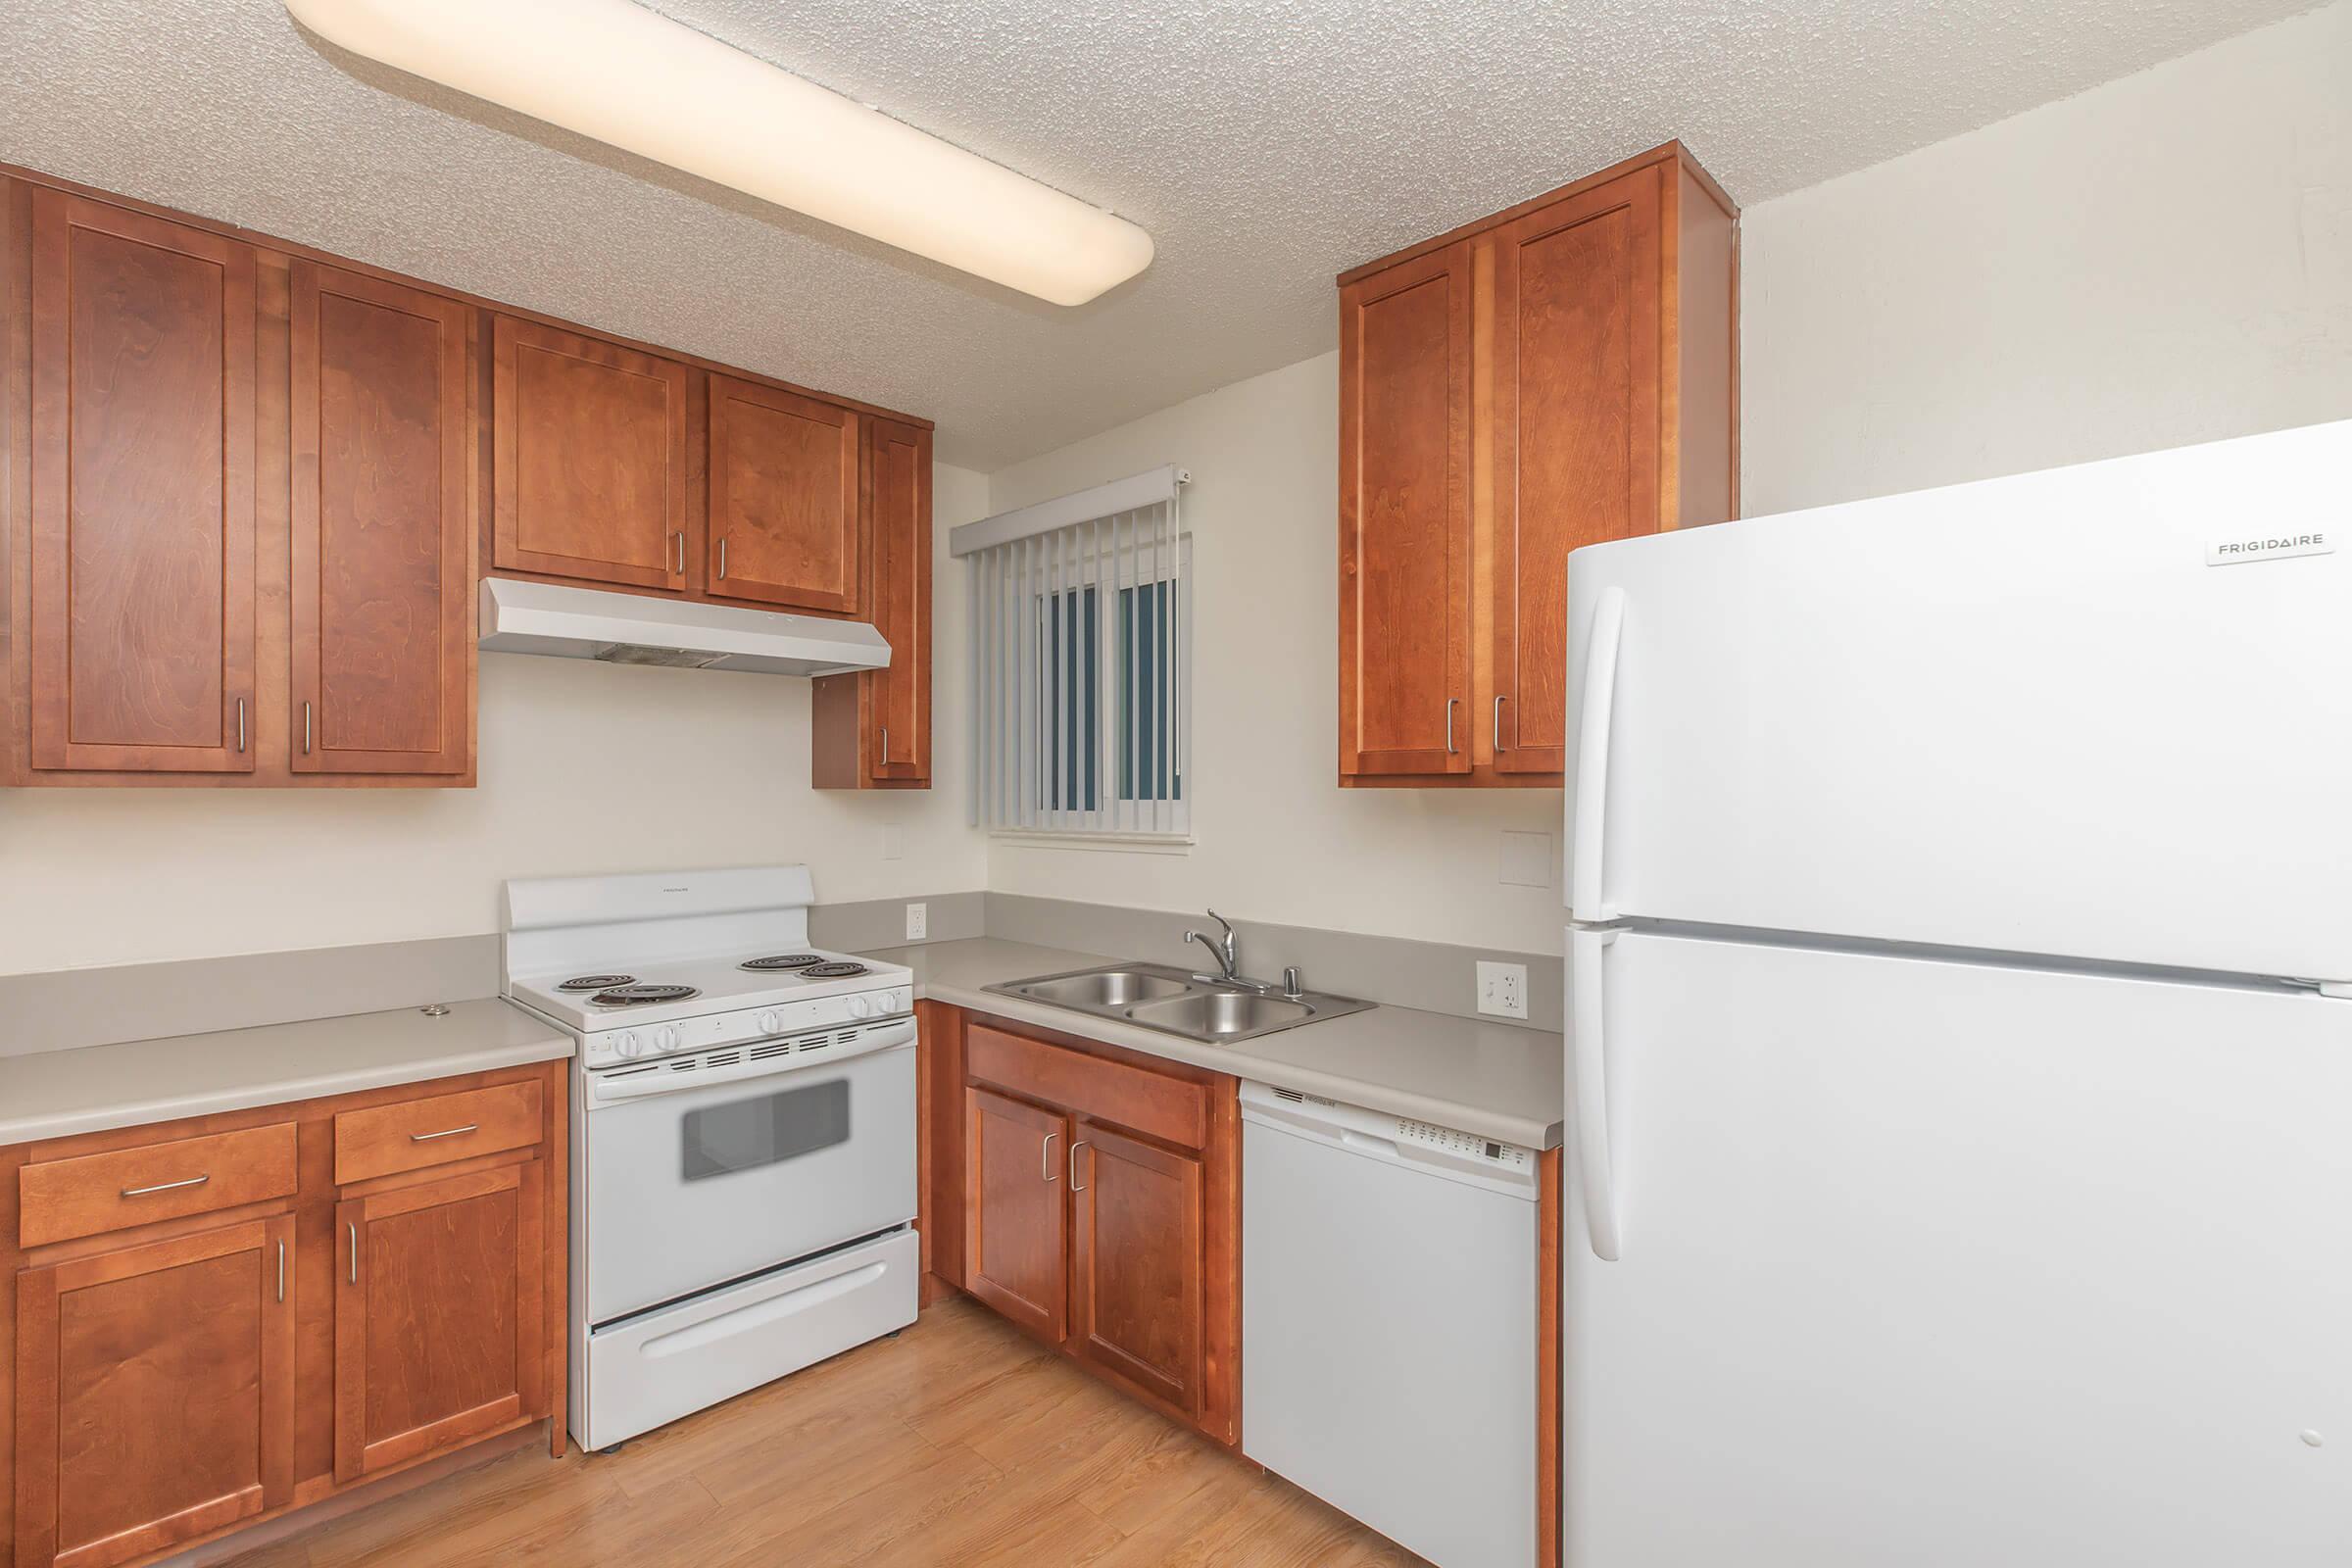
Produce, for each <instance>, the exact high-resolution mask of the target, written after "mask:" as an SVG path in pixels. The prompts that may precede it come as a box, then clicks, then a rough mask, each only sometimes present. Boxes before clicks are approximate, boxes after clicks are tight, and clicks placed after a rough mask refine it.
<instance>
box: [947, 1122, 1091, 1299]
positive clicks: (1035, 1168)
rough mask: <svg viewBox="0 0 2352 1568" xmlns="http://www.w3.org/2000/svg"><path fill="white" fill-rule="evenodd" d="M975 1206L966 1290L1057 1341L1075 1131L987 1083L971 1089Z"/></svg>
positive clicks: (967, 1136)
mask: <svg viewBox="0 0 2352 1568" xmlns="http://www.w3.org/2000/svg"><path fill="white" fill-rule="evenodd" d="M964 1101H965V1106H966V1110H965V1131H964V1149H965V1157H966V1158H967V1159H969V1160H970V1162H971V1164H970V1171H971V1174H970V1177H969V1182H970V1188H969V1190H970V1194H971V1198H970V1204H971V1206H970V1208H969V1210H968V1211H967V1221H966V1225H965V1230H964V1257H965V1260H966V1261H965V1263H964V1268H965V1271H966V1273H965V1289H967V1290H969V1291H970V1292H971V1293H972V1295H974V1296H976V1297H978V1298H979V1299H981V1300H983V1301H986V1302H987V1303H988V1304H989V1305H990V1306H992V1307H994V1308H996V1310H997V1311H998V1313H999V1314H1001V1315H1002V1316H1004V1317H1005V1318H1007V1319H1009V1320H1010V1321H1011V1322H1013V1323H1016V1324H1018V1325H1019V1326H1020V1327H1022V1328H1024V1329H1026V1330H1028V1331H1029V1332H1030V1333H1032V1334H1034V1335H1036V1336H1037V1337H1038V1338H1039V1339H1041V1340H1044V1341H1045V1342H1046V1343H1047V1344H1049V1345H1059V1344H1060V1343H1061V1342H1062V1338H1063V1336H1064V1335H1065V1334H1066V1333H1067V1332H1068V1327H1069V1250H1068V1249H1067V1248H1066V1247H1065V1246H1064V1245H1063V1240H1062V1228H1063V1221H1062V1189H1061V1186H1060V1183H1061V1176H1062V1163H1061V1160H1060V1158H1059V1155H1060V1154H1061V1153H1062V1152H1064V1151H1066V1150H1067V1149H1068V1148H1069V1138H1068V1130H1067V1128H1066V1127H1065V1126H1064V1119H1063V1117H1062V1116H1061V1114H1060V1113H1059V1112H1057V1111H1051V1110H1041V1109H1039V1108H1038V1107H1037V1106H1035V1105H1028V1104H1023V1103H1021V1102H1020V1101H1017V1100H1010V1099H1007V1098H1005V1096H1003V1095H997V1094H991V1093H989V1092H988V1091H987V1090H985V1089H978V1088H970V1089H966V1090H965V1091H964Z"/></svg>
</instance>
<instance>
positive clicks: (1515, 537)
mask: <svg viewBox="0 0 2352 1568" xmlns="http://www.w3.org/2000/svg"><path fill="white" fill-rule="evenodd" d="M1658 186H1659V180H1658V178H1657V177H1656V174H1655V172H1649V171H1645V172H1643V174H1642V176H1640V177H1636V178H1633V179H1627V180H1620V181H1616V182H1614V183H1612V184H1608V185H1603V186H1601V187H1599V188H1598V189H1596V190H1591V191H1587V192H1585V193H1584V194H1583V195H1581V196H1574V197H1571V198H1569V199H1568V200H1566V201H1563V202H1560V203H1558V204H1556V205H1554V206H1550V207H1546V208H1544V209H1542V210H1541V211H1538V212H1534V213H1530V214H1528V215H1527V216H1526V217H1525V218H1522V219H1520V220H1518V221H1516V222H1512V223H1508V224H1505V225H1504V226H1503V228H1502V229H1501V230H1500V231H1499V232H1498V233H1496V234H1495V240H1494V247H1495V332H1494V338H1493V342H1494V351H1493V352H1494V359H1493V362H1492V367H1491V370H1490V379H1489V384H1490V385H1491V386H1492V387H1493V389H1494V401H1493V416H1492V417H1493V429H1494V476H1495V483H1494V590H1493V595H1492V599H1491V616H1490V619H1491V623H1492V625H1493V629H1494V630H1493V659H1494V665H1493V668H1494V682H1493V689H1492V692H1491V694H1490V696H1489V699H1488V710H1489V711H1488V712H1487V714H1486V715H1485V717H1486V719H1487V721H1488V733H1489V738H1490V742H1491V744H1493V746H1494V748H1495V768H1496V769H1497V770H1498V771H1502V772H1510V773H1552V774H1557V773H1560V772H1562V771H1563V770H1564V769H1565V768H1566V766H1567V758H1568V751H1567V747H1568V702H1567V682H1568V552H1569V551H1571V550H1574V549H1577V548H1579V547H1580V546H1584V545H1590V544H1599V543H1600V542H1602V541H1603V540H1608V539H1624V538H1627V537H1629V536H1631V535H1634V534H1637V533H1647V532H1650V531H1652V530H1654V529H1655V528H1656V527H1657V525H1658V487H1659V478H1660V473H1659V461H1660V442H1661V438H1662V432H1661V429H1660V426H1659V420H1658V398H1659V391H1660V386H1661V382H1662V379H1663V378H1662V377H1661V376H1660V374H1659V365H1658V357H1659V351H1660V343H1659V336H1658V323H1659V303H1660V298H1661V290H1662V287H1663V278H1662V276H1661V274H1660V270H1659V265H1658V245H1659V238H1660V225H1659V222H1658V203H1659V190H1658Z"/></svg>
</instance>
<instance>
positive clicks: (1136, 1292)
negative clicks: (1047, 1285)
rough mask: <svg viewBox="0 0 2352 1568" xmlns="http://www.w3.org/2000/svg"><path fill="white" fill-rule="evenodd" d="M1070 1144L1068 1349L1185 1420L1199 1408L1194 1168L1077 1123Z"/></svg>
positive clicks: (1197, 1171)
mask: <svg viewBox="0 0 2352 1568" xmlns="http://www.w3.org/2000/svg"><path fill="white" fill-rule="evenodd" d="M1076 1131H1077V1134H1078V1137H1077V1141H1076V1142H1075V1143H1073V1144H1071V1146H1070V1174H1071V1185H1070V1194H1071V1200H1072V1202H1073V1203H1074V1205H1075V1207H1074V1210H1073V1221H1074V1223H1073V1224H1072V1227H1071V1230H1072V1235H1073V1237H1074V1239H1075V1242H1076V1249H1075V1251H1074V1254H1073V1256H1072V1258H1071V1269H1070V1348H1071V1349H1072V1350H1073V1351H1075V1352H1076V1353H1077V1355H1078V1356H1079V1357H1080V1358H1082V1359H1084V1360H1087V1361H1090V1362H1092V1363H1094V1365H1095V1366H1096V1367H1098V1368H1100V1369H1101V1370H1103V1371H1104V1372H1107V1373H1109V1374H1110V1375H1111V1376H1113V1377H1114V1378H1117V1379H1119V1380H1121V1381H1123V1382H1126V1383H1129V1384H1132V1385H1134V1386H1135V1387H1136V1388H1139V1389H1141V1390H1143V1391H1144V1392H1145V1393H1147V1394H1150V1395H1152V1397H1155V1398H1157V1399H1159V1400H1161V1401H1162V1402H1163V1403H1166V1404H1168V1405H1170V1406H1172V1407H1174V1408H1175V1409H1178V1410H1181V1411H1183V1412H1184V1413H1185V1414H1186V1415H1187V1416H1196V1415H1198V1414H1199V1413H1200V1410H1201V1317H1202V1313H1203V1312H1204V1310H1205V1308H1206V1301H1205V1299H1204V1298H1203V1296H1202V1293H1201V1272H1202V1271H1201V1263H1202V1255H1201V1254H1202V1240H1203V1239H1202V1236H1201V1221H1202V1218H1203V1215H1202V1212H1201V1192H1202V1165H1201V1159H1200V1156H1198V1155H1196V1154H1187V1153H1182V1152H1177V1151H1174V1150H1167V1149H1161V1148H1158V1147H1157V1146H1155V1145H1152V1144H1147V1143H1145V1142H1143V1141H1142V1140H1141V1139H1137V1138H1129V1137H1127V1136H1126V1135H1125V1134H1123V1133H1119V1132H1115V1131H1113V1130H1112V1129H1111V1128H1108V1127H1105V1126H1103V1124H1102V1123H1100V1122H1097V1121H1093V1120H1090V1119H1087V1118H1085V1117H1081V1118H1079V1120H1078V1123H1077V1127H1076Z"/></svg>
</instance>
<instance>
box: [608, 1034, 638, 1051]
mask: <svg viewBox="0 0 2352 1568" xmlns="http://www.w3.org/2000/svg"><path fill="white" fill-rule="evenodd" d="M613 1050H614V1051H615V1052H617V1053H618V1054H621V1055H623V1056H634V1055H635V1054H637V1050H638V1047H637V1036H636V1035H635V1034H634V1033H633V1032H629V1031H623V1032H622V1033H620V1034H617V1035H614V1036H613Z"/></svg>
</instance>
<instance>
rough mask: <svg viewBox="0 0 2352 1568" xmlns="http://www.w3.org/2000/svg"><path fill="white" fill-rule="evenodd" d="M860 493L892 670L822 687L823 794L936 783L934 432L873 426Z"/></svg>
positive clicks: (871, 579)
mask: <svg viewBox="0 0 2352 1568" xmlns="http://www.w3.org/2000/svg"><path fill="white" fill-rule="evenodd" d="M863 469H864V481H863V486H862V488H863V494H864V501H863V506H864V512H865V517H866V536H867V539H868V543H869V551H870V564H869V567H868V582H867V588H866V599H867V604H868V606H869V613H870V615H871V618H872V620H873V623H874V627H875V629H876V630H878V631H880V632H881V633H882V636H883V638H884V640H886V641H887V642H888V643H889V644H890V666H889V667H888V668H887V669H872V670H865V671H862V672H861V673H858V674H855V675H829V676H826V677H825V678H823V679H822V680H819V681H816V682H815V683H814V685H815V691H814V694H813V696H812V697H811V699H810V714H811V725H812V727H813V731H814V733H813V745H812V747H811V767H810V775H811V778H812V780H813V782H814V784H815V786H816V787H817V788H818V789H927V788H929V787H930V784H931V432H930V431H929V430H928V429H924V428H920V427H917V426H915V425H910V424H902V423H899V422H898V421H896V420H891V419H878V418H877V419H869V420H868V421H867V422H866V439H865V448H864V457H863Z"/></svg>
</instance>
